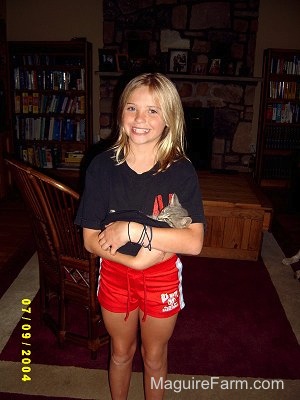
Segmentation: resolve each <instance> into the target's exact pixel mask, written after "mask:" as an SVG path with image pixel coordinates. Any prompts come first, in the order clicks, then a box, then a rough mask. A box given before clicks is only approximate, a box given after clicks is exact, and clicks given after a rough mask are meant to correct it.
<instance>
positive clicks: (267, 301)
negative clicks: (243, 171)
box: [1, 257, 300, 379]
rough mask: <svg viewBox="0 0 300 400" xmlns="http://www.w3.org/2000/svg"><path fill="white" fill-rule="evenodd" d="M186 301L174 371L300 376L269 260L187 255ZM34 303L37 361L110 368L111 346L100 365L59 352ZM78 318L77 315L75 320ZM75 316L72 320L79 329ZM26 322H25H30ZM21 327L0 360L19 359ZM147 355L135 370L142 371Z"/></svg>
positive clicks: (68, 348)
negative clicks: (270, 273)
mask: <svg viewBox="0 0 300 400" xmlns="http://www.w3.org/2000/svg"><path fill="white" fill-rule="evenodd" d="M182 261H183V264H184V273H183V287H184V297H185V302H186V307H185V309H184V310H183V311H182V312H181V313H180V315H179V318H178V323H177V326H176V329H175V332H174V335H173V337H172V339H171V341H170V346H169V372H170V373H178V374H191V375H196V374H197V375H210V376H241V377H260V378H286V379H299V378H300V348H299V345H298V343H297V340H296V337H295V335H294V333H293V331H292V329H291V326H290V324H289V322H288V320H287V318H286V315H285V312H284V310H283V308H282V305H281V303H280V300H279V298H278V295H277V292H276V290H275V288H274V286H273V284H272V282H271V279H270V277H269V274H268V271H267V270H266V268H265V266H264V264H263V262H262V261H258V262H253V261H238V260H221V259H208V258H197V257H183V259H182ZM38 300H39V299H38V296H37V297H36V299H35V300H34V302H33V303H32V321H31V326H32V327H31V334H32V338H31V339H30V340H31V344H32V346H31V351H32V356H31V360H32V363H33V364H35V363H37V364H49V365H71V366H78V367H83V368H100V369H106V368H107V363H108V345H107V346H105V347H103V348H102V351H101V352H100V353H99V355H98V358H97V359H96V360H92V359H91V358H90V353H89V351H88V350H86V349H84V348H79V347H75V346H74V345H72V344H70V343H68V344H66V345H65V347H64V348H63V349H61V348H59V347H58V344H57V342H56V339H55V337H54V335H53V334H52V332H51V331H50V330H49V329H48V328H47V327H45V326H44V325H43V324H42V323H41V322H40V319H39V301H38ZM71 315H72V314H71ZM81 318H82V317H81V316H80V315H79V314H78V313H76V315H75V314H74V315H73V317H72V320H73V322H76V323H78V324H79V325H80V321H81ZM23 323H24V321H23ZM21 324H22V322H20V324H19V325H18V326H17V327H16V329H15V330H14V332H13V334H12V336H11V338H10V340H9V342H8V343H7V345H6V347H5V348H4V350H3V352H2V354H1V360H10V361H20V354H21V349H22V344H21V332H22V329H21ZM141 368H142V363H141V357H140V354H139V353H137V354H136V358H135V362H134V370H135V371H141Z"/></svg>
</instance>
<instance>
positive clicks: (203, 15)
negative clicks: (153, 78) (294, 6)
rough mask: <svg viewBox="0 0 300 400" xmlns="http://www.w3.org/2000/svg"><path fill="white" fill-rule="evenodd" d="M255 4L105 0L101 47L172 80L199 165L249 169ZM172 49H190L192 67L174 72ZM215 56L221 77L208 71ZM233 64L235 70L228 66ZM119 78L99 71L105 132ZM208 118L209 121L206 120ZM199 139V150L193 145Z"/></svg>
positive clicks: (236, 0) (250, 0)
mask: <svg viewBox="0 0 300 400" xmlns="http://www.w3.org/2000/svg"><path fill="white" fill-rule="evenodd" d="M258 9H259V1H258V0H248V1H247V0H246V1H240V0H227V1H213V0H211V1H201V2H199V1H197V2H196V1H190V0H182V1H180V2H178V1H176V0H155V1H153V0H142V1H130V0H124V1H122V0H110V1H104V2H103V15H104V21H103V29H104V31H103V38H104V48H105V49H112V50H115V51H116V52H117V53H119V54H127V55H128V57H129V62H130V64H129V65H130V68H131V69H132V71H130V72H132V73H139V72H140V71H142V72H144V71H159V72H163V73H166V74H167V75H168V76H169V77H170V79H171V80H172V81H173V82H174V84H175V85H176V87H177V89H178V92H179V94H180V97H181V99H182V104H183V107H184V109H185V111H186V122H187V127H188V132H187V137H188V139H189V140H190V143H193V145H192V147H193V153H194V154H193V157H195V164H196V166H197V164H198V165H199V168H213V169H230V170H238V171H248V170H249V160H250V159H251V158H252V157H253V153H254V152H255V145H256V131H255V129H254V128H253V125H252V119H253V103H254V95H255V88H256V85H257V81H258V80H257V79H254V78H253V63H254V53H255V41H256V31H257V24H258ZM170 49H186V50H188V53H189V62H188V72H186V73H184V74H180V73H179V74H174V73H170V71H169V70H168V61H169V60H168V56H169V50H170ZM146 53H147V54H146ZM203 59H206V60H207V69H206V71H205V74H204V75H199V74H194V73H193V72H194V71H193V69H192V66H193V65H195V63H198V61H200V60H203ZM213 59H220V60H221V62H222V64H221V65H222V68H221V70H220V71H219V73H218V75H212V74H210V73H209V65H210V63H211V61H212V60H213ZM229 65H230V66H232V65H234V70H232V69H231V70H230V71H229V69H228V66H229ZM133 69H134V70H133ZM120 80H122V73H118V72H112V73H101V71H100V137H101V138H106V137H108V136H109V135H110V134H111V131H112V125H113V117H112V115H113V114H112V109H113V105H114V101H115V97H116V87H117V86H118V85H119V83H120ZM204 116H205V118H207V124H208V125H209V126H208V125H207V126H204V125H203V121H204V120H205V119H204ZM195 118H196V119H195ZM197 118H198V120H197ZM199 118H200V119H199ZM191 121H194V125H193V126H191V124H190V123H191ZM197 139H198V140H197ZM198 142H200V145H199V149H198V150H199V151H197V149H196V150H195V148H194V147H195V143H198ZM200 146H201V149H200ZM202 146H205V151H206V153H204V152H203V151H202ZM197 157H198V158H197Z"/></svg>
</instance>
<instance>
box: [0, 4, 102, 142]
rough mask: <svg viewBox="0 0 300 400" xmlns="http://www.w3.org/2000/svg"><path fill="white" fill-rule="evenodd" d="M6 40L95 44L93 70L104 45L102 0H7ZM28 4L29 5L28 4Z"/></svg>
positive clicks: (95, 88) (95, 118)
mask: <svg viewBox="0 0 300 400" xmlns="http://www.w3.org/2000/svg"><path fill="white" fill-rule="evenodd" d="M6 3H7V40H9V41H11V40H70V39H71V38H73V37H86V38H87V40H88V41H89V42H91V43H92V44H93V71H96V70H98V64H99V62H98V48H100V47H102V0H86V1H85V2H82V1H80V0H64V1H61V0H51V1H39V0H26V1H25V2H24V1H22V0H7V2H6ZM25 4H26V6H25ZM93 129H94V138H95V139H97V138H98V131H99V82H98V77H97V76H95V75H94V74H93Z"/></svg>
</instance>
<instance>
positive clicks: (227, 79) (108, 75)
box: [95, 71, 262, 84]
mask: <svg viewBox="0 0 300 400" xmlns="http://www.w3.org/2000/svg"><path fill="white" fill-rule="evenodd" d="M95 74H96V75H99V76H100V78H101V77H103V78H118V77H120V76H122V75H124V73H123V72H102V71H95ZM165 75H166V76H167V77H168V78H170V79H172V80H173V79H175V80H193V81H206V82H207V81H213V82H217V81H220V82H239V83H242V82H245V83H249V84H257V83H258V82H261V81H262V78H261V77H258V76H257V77H247V76H224V75H197V74H165Z"/></svg>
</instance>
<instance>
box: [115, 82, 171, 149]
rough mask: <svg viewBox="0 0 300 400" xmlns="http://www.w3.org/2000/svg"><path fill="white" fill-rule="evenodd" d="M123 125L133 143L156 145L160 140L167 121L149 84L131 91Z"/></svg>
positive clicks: (123, 116)
mask: <svg viewBox="0 0 300 400" xmlns="http://www.w3.org/2000/svg"><path fill="white" fill-rule="evenodd" d="M122 125H123V128H124V129H125V131H126V133H127V135H128V137H129V142H130V143H131V144H135V145H142V144H152V145H153V147H154V146H155V145H156V144H157V143H158V142H159V139H160V137H161V135H162V133H163V130H164V128H165V126H166V123H165V121H164V119H163V115H162V109H161V108H160V104H159V103H158V102H157V100H155V98H154V97H153V94H152V93H151V92H150V89H149V87H148V86H141V87H139V88H137V89H135V90H134V91H133V92H132V93H131V95H130V96H129V98H128V102H127V103H126V105H125V108H124V110H123V115H122Z"/></svg>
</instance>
